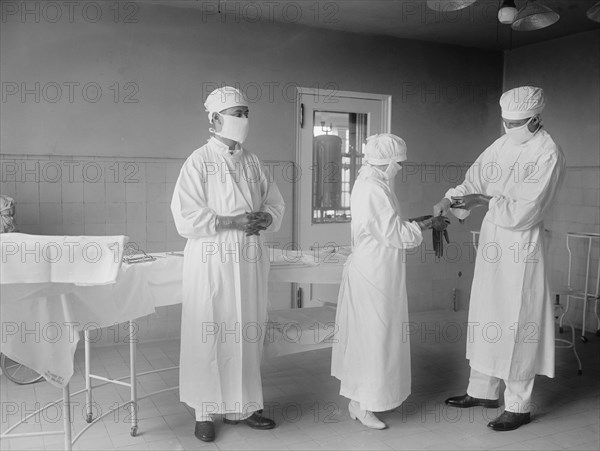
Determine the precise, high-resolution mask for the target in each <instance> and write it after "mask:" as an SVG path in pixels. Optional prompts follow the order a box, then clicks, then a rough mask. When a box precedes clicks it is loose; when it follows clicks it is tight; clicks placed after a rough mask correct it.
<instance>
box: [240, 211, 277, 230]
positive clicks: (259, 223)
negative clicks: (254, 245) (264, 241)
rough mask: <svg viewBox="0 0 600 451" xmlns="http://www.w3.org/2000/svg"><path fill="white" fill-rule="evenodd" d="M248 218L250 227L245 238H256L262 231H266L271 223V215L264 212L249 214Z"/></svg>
mask: <svg viewBox="0 0 600 451" xmlns="http://www.w3.org/2000/svg"><path fill="white" fill-rule="evenodd" d="M248 218H249V219H250V227H249V228H248V230H247V233H246V236H251V235H256V236H258V235H259V233H260V232H261V231H262V230H267V228H268V227H269V226H270V225H271V223H272V222H273V217H272V216H271V213H267V212H266V211H255V212H253V213H250V214H249V215H248Z"/></svg>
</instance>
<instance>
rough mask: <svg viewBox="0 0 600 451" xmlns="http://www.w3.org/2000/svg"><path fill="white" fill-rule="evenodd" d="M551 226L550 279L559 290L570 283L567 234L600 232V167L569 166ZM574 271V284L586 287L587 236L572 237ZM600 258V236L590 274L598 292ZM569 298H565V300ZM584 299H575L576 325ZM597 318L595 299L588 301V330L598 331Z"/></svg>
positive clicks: (591, 287) (591, 286) (595, 242)
mask: <svg viewBox="0 0 600 451" xmlns="http://www.w3.org/2000/svg"><path fill="white" fill-rule="evenodd" d="M546 228H547V229H550V230H551V238H552V239H551V242H550V248H549V255H550V265H551V266H550V267H551V269H550V283H551V286H553V287H554V288H555V291H559V290H560V289H561V288H563V287H565V286H566V285H567V275H568V267H569V258H568V252H567V245H566V238H567V233H568V232H576V233H582V232H592V233H597V234H598V233H600V168H599V167H571V168H568V170H567V174H566V177H565V181H564V184H563V188H562V190H561V192H560V194H559V196H558V200H557V202H556V206H555V208H554V211H553V214H552V216H551V217H550V218H549V220H548V221H547V222H546ZM571 243H572V244H571V250H572V274H571V286H572V287H573V288H583V287H584V281H585V272H586V264H587V261H586V257H587V251H588V248H587V246H588V243H587V241H583V240H571ZM599 260H600V238H599V239H595V240H593V242H592V248H591V259H590V277H589V283H588V290H589V291H591V292H595V290H596V280H597V275H598V262H599ZM565 302H566V299H565V298H564V297H562V298H561V304H563V305H564V304H565ZM582 308H583V302H582V301H581V300H574V301H571V309H570V312H569V315H568V317H569V318H571V319H572V321H573V324H574V325H575V327H578V328H579V327H581V324H582V317H583V310H582ZM596 329H597V322H596V317H595V315H594V302H591V301H590V302H588V304H587V312H586V330H587V331H592V332H594V331H596Z"/></svg>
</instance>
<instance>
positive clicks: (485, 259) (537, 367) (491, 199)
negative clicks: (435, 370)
mask: <svg viewBox="0 0 600 451" xmlns="http://www.w3.org/2000/svg"><path fill="white" fill-rule="evenodd" d="M545 103H546V102H545V97H544V92H543V90H542V89H540V88H537V87H532V86H523V87H519V88H515V89H511V90H510V91H507V92H505V93H504V94H503V95H502V97H501V99H500V106H501V107H502V120H503V122H504V128H505V131H506V134H504V135H503V136H501V137H500V138H498V139H497V140H496V141H495V142H494V143H492V145H491V146H490V147H488V148H487V149H486V150H485V151H484V152H483V153H482V154H481V155H480V156H479V158H478V159H477V161H476V162H475V163H474V164H473V165H472V166H471V167H470V168H469V170H468V172H467V174H466V177H465V181H464V182H463V183H462V184H461V185H459V186H457V187H456V188H452V189H450V190H449V191H448V192H447V193H446V195H445V197H444V199H442V200H441V201H440V202H439V203H438V204H436V205H435V206H434V209H433V213H434V215H437V214H440V213H442V214H445V213H446V212H447V211H448V210H450V211H451V212H453V213H454V214H455V215H456V216H457V217H458V218H459V219H464V218H465V217H466V216H467V215H468V213H469V210H471V209H472V208H475V207H478V206H484V207H487V208H488V211H487V213H486V215H485V217H484V218H483V222H482V224H481V231H480V235H479V246H478V250H477V259H476V262H475V273H474V276H473V285H472V289H471V301H470V306H469V327H468V328H467V332H468V337H467V359H468V360H469V364H470V366H471V375H470V378H469V385H468V388H467V394H465V395H462V396H455V397H452V398H449V399H447V400H446V404H448V405H451V406H455V407H459V408H467V407H473V406H484V407H488V408H496V407H499V405H500V402H499V396H500V381H504V384H505V386H506V390H505V391H504V412H503V413H502V414H501V415H500V416H499V417H497V418H496V419H494V420H492V421H491V422H490V423H489V424H488V427H490V428H492V429H493V430H496V431H510V430H514V429H517V428H518V427H520V426H521V425H523V424H527V423H529V422H530V410H531V393H532V390H533V382H534V378H535V375H536V374H541V375H546V376H548V377H554V320H553V316H552V315H553V313H552V300H551V296H550V290H549V287H548V283H547V280H546V258H545V252H544V248H545V245H544V223H543V219H544V216H545V214H546V213H547V212H548V209H549V208H550V207H551V205H552V204H553V202H554V199H555V198H556V194H557V193H558V191H559V188H560V186H561V181H562V178H563V173H564V167H565V160H564V157H563V154H562V151H561V149H560V148H559V146H558V145H557V144H556V143H555V142H554V140H553V139H552V137H551V136H550V135H549V134H548V132H546V130H545V129H544V128H543V127H542V121H541V119H540V114H541V112H542V110H543V109H544V107H545ZM451 207H453V208H451Z"/></svg>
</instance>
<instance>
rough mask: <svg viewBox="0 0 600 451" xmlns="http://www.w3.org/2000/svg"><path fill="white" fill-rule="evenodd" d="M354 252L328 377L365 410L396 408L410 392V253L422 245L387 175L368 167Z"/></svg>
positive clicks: (357, 199)
mask: <svg viewBox="0 0 600 451" xmlns="http://www.w3.org/2000/svg"><path fill="white" fill-rule="evenodd" d="M350 205H351V213H352V224H351V229H352V232H351V233H352V247H353V249H352V254H351V255H350V257H349V258H348V261H347V262H346V265H345V267H344V274H343V278H342V284H341V287H340V293H339V298H338V306H337V314H336V324H337V325H338V327H339V329H338V332H337V334H336V336H335V339H334V343H333V351H332V360H331V374H332V375H333V376H335V377H336V378H338V379H339V380H340V381H341V386H340V394H341V395H343V396H345V397H347V398H350V399H352V400H354V401H358V402H359V403H360V407H361V409H363V410H370V411H373V412H380V411H385V410H390V409H393V408H395V407H398V406H399V405H400V404H402V402H403V401H404V400H405V399H406V398H407V397H408V395H409V394H410V389H411V381H410V379H411V374H410V342H409V338H408V335H407V334H406V327H405V326H406V325H407V324H408V306H407V303H408V301H407V295H406V276H405V272H406V271H405V261H406V260H405V249H408V248H412V247H416V246H418V245H419V244H421V241H422V240H423V236H422V234H421V229H420V228H419V226H418V225H417V224H416V223H412V222H407V221H406V218H404V217H403V216H402V214H401V212H400V208H399V204H398V199H397V198H396V194H395V193H394V192H393V191H392V190H391V188H390V185H389V184H388V183H387V181H386V180H385V178H384V176H383V172H382V171H380V170H378V169H376V168H373V167H370V166H363V167H362V168H361V169H360V173H359V176H358V178H357V179H356V183H355V184H354V188H353V190H352V195H351V199H350Z"/></svg>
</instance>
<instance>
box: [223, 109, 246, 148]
mask: <svg viewBox="0 0 600 451" xmlns="http://www.w3.org/2000/svg"><path fill="white" fill-rule="evenodd" d="M219 116H221V117H222V118H223V128H221V131H220V132H215V135H218V136H221V137H223V138H227V139H231V140H233V141H235V142H238V143H243V142H244V141H245V140H246V138H247V137H248V128H249V125H250V124H249V121H248V118H247V117H235V116H228V115H225V114H220V113H219Z"/></svg>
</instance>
